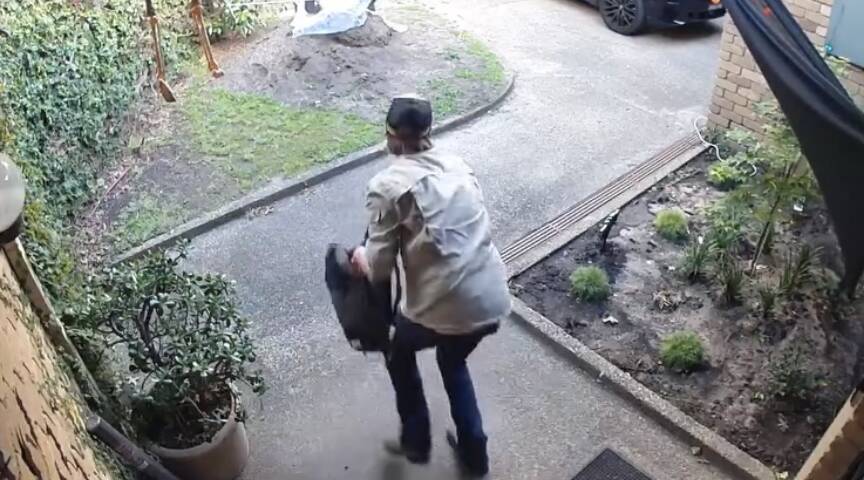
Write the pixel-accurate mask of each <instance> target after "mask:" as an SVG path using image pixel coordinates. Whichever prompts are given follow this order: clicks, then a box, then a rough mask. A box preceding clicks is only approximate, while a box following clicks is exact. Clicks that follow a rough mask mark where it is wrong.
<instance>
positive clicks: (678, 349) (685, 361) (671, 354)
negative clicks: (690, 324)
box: [660, 331, 705, 372]
mask: <svg viewBox="0 0 864 480" xmlns="http://www.w3.org/2000/svg"><path fill="white" fill-rule="evenodd" d="M660 359H661V360H662V361H663V365H666V366H667V367H669V368H671V369H672V370H677V371H681V372H691V371H693V370H696V369H697V368H699V367H701V366H702V365H703V364H704V363H705V347H703V346H702V340H701V339H700V338H699V336H698V335H696V334H695V333H693V332H686V331H684V332H676V333H673V334H671V335H669V336H668V337H666V338H664V339H663V342H662V343H661V344H660Z"/></svg>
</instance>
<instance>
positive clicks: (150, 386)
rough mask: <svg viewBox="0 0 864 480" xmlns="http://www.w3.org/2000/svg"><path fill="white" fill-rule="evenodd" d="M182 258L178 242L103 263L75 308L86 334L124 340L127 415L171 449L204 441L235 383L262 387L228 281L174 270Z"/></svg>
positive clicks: (117, 341)
mask: <svg viewBox="0 0 864 480" xmlns="http://www.w3.org/2000/svg"><path fill="white" fill-rule="evenodd" d="M184 258H185V250H184V249H183V248H182V247H181V248H179V249H178V250H177V251H176V252H172V253H163V252H157V253H154V254H151V255H149V256H147V257H145V258H144V259H143V260H140V261H136V262H132V263H130V264H128V265H121V266H118V267H114V268H109V269H106V270H105V271H104V272H103V273H102V274H101V275H99V276H98V278H97V279H96V280H95V281H94V283H93V284H92V286H91V287H92V289H91V293H92V295H91V297H90V302H89V303H88V304H87V305H86V307H85V308H82V309H81V310H79V311H78V312H77V313H78V322H79V324H80V325H82V326H87V327H89V328H88V329H86V330H85V332H86V331H94V332H98V333H101V334H102V338H104V339H111V340H110V341H108V342H109V343H113V344H121V345H123V346H125V350H126V351H127V352H128V371H129V372H131V373H132V377H130V379H129V381H128V384H129V385H130V386H132V387H133V388H132V390H133V391H132V393H131V397H132V398H131V400H132V402H131V403H132V412H133V415H132V420H133V422H134V423H135V425H136V427H137V429H138V431H139V433H142V434H144V435H146V436H147V437H148V438H150V439H151V440H154V441H158V442H159V443H161V444H163V445H164V446H168V447H173V448H184V447H189V446H193V445H196V444H199V443H201V442H203V441H209V440H210V439H211V438H212V436H213V434H214V433H215V432H216V431H218V429H219V428H220V427H221V426H222V425H223V423H224V421H225V420H226V419H227V415H228V412H229V411H230V408H231V406H232V402H233V401H234V400H233V399H234V398H235V396H236V391H235V390H234V387H236V386H237V384H238V383H240V382H244V383H248V384H249V385H251V387H252V389H253V391H255V392H256V393H257V392H261V391H263V388H264V386H263V382H262V379H261V376H260V374H259V373H258V372H255V371H251V370H250V367H249V365H250V364H251V363H252V362H254V361H255V349H254V345H253V344H252V340H251V338H250V337H249V335H248V333H247V331H246V329H247V325H248V321H247V320H246V319H244V318H243V317H241V316H240V315H239V313H238V311H237V306H236V302H235V299H234V290H233V287H232V285H231V283H230V282H228V281H227V280H226V279H225V278H224V277H221V276H215V275H198V274H194V273H189V272H186V271H183V270H181V269H180V268H179V263H180V262H181V261H182V260H183V259H184ZM107 345H108V344H107V343H106V345H105V346H106V347H107Z"/></svg>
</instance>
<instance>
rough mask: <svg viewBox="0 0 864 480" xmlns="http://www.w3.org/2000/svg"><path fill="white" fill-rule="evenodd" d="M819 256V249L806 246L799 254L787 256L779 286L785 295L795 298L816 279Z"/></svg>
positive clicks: (803, 246) (788, 254) (793, 253)
mask: <svg viewBox="0 0 864 480" xmlns="http://www.w3.org/2000/svg"><path fill="white" fill-rule="evenodd" d="M818 254H819V250H818V249H813V248H811V247H810V245H806V244H804V245H802V246H801V248H800V249H799V250H798V252H797V254H796V253H795V252H788V253H787V254H786V257H785V259H784V262H783V271H782V273H781V275H780V285H779V290H780V292H782V293H783V295H786V296H789V297H791V296H794V295H796V294H797V293H798V292H800V291H801V288H803V287H804V286H805V285H807V284H809V283H811V282H812V281H813V280H814V279H815V277H816V273H815V272H816V259H817V256H818Z"/></svg>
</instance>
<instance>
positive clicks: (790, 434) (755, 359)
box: [513, 153, 864, 471]
mask: <svg viewBox="0 0 864 480" xmlns="http://www.w3.org/2000/svg"><path fill="white" fill-rule="evenodd" d="M711 160H713V154H711V155H709V154H707V153H706V154H704V155H703V156H701V157H699V158H697V159H695V160H693V161H691V162H690V163H689V164H688V165H687V166H685V167H683V168H682V169H680V170H679V171H677V172H675V173H674V174H672V175H670V176H669V177H667V178H666V179H665V180H664V181H663V182H661V183H660V184H658V185H657V186H655V187H653V188H652V189H651V190H649V191H648V192H646V193H644V194H643V195H641V196H640V197H638V198H636V199H635V200H634V201H632V202H631V203H630V204H628V205H627V206H625V207H624V208H623V209H621V211H620V214H619V215H618V217H617V220H616V221H615V222H614V223H613V224H612V227H611V229H610V230H609V234H608V240H607V242H606V245H605V248H602V249H601V247H602V235H601V230H602V226H603V222H601V223H600V224H599V225H598V226H597V227H596V228H592V229H591V230H589V231H587V232H586V233H584V234H582V235H581V236H579V237H577V238H576V239H574V240H573V241H571V242H570V243H569V244H567V245H566V246H565V247H563V248H562V249H560V250H559V251H557V252H555V253H554V254H553V255H551V256H550V257H548V258H546V259H545V260H543V261H541V262H540V263H538V264H537V265H535V266H533V267H532V268H531V269H529V270H528V271H526V272H525V273H523V274H522V275H520V276H518V277H517V278H515V279H514V281H513V288H514V292H515V293H516V295H517V296H518V297H519V298H520V299H521V300H523V301H524V302H525V303H526V304H527V305H529V306H530V307H531V308H533V309H535V310H536V311H538V312H540V313H541V314H543V315H544V316H546V317H547V318H549V319H550V320H552V321H553V322H555V323H556V324H557V325H559V326H560V327H562V328H564V329H565V330H566V331H567V332H568V333H570V334H571V335H573V336H574V337H576V338H578V339H579V340H580V341H582V342H583V343H585V344H586V345H587V346H588V347H590V348H591V349H593V350H595V351H596V352H597V353H599V354H601V355H603V356H604V357H605V358H607V359H608V360H610V361H611V362H613V363H614V364H615V365H617V366H618V367H619V368H621V369H622V370H624V371H627V372H629V373H631V374H632V375H633V376H634V378H636V379H637V380H638V381H640V382H641V383H643V384H644V385H646V386H647V387H649V388H651V389H652V390H654V391H655V392H657V393H658V394H660V395H661V396H663V397H664V398H666V399H667V400H669V401H671V402H672V403H673V404H675V405H676V406H678V407H679V408H680V409H682V410H683V411H684V412H686V413H687V414H689V415H691V416H693V417H695V418H696V419H697V420H698V421H700V422H701V423H702V424H704V425H706V426H708V427H709V428H712V429H713V430H715V431H716V432H718V433H719V434H721V435H722V436H724V437H725V438H727V439H728V440H730V441H731V442H733V443H734V444H736V445H738V446H739V447H741V448H742V449H743V450H745V451H747V452H749V453H750V454H751V455H753V456H754V457H756V458H758V459H760V460H762V461H763V462H764V463H766V464H768V465H771V466H775V467H777V468H778V469H780V470H789V471H794V470H795V469H797V468H799V467H800V466H801V465H802V463H803V462H804V460H805V459H806V456H807V455H808V453H809V452H810V451H811V450H812V448H813V447H814V446H815V444H816V442H817V441H818V439H819V437H820V436H821V435H822V433H823V432H824V430H825V428H827V426H828V425H829V423H830V422H831V419H832V418H833V415H834V413H835V410H836V409H837V408H838V407H839V406H840V405H841V402H842V401H843V400H844V399H845V397H846V396H847V395H848V394H849V393H850V392H851V390H852V388H853V386H854V384H855V382H856V379H858V378H860V373H861V368H860V367H861V346H862V345H864V344H862V341H864V326H862V324H861V322H860V319H861V315H860V314H861V312H862V311H864V308H862V307H864V303H862V302H861V301H860V300H859V301H856V302H852V303H850V302H848V301H845V300H843V299H840V298H838V297H837V296H836V295H835V294H834V293H833V292H834V289H835V287H834V286H835V285H836V280H837V277H836V274H835V273H833V272H835V271H838V270H839V269H840V268H841V263H840V257H839V249H838V247H837V243H836V240H835V238H834V236H833V234H832V233H831V229H830V224H829V221H828V218H827V213H826V210H825V208H824V206H823V205H822V204H821V202H820V200H818V198H813V199H811V200H809V201H807V202H806V203H805V204H804V206H803V208H801V205H800V204H796V205H791V208H790V209H789V211H790V212H791V213H790V215H789V216H788V217H783V220H782V221H779V220H778V222H777V223H776V224H775V227H774V229H773V231H774V233H773V236H772V240H773V241H772V242H770V244H769V246H770V248H766V249H765V250H766V251H765V253H763V254H762V255H761V256H760V258H759V261H758V262H757V267H756V269H755V270H753V271H752V272H751V269H750V265H749V260H750V259H751V258H752V257H753V255H754V252H755V250H756V244H757V241H756V240H757V239H758V236H759V233H760V230H759V229H758V228H752V227H748V226H747V222H746V221H745V222H742V225H739V227H740V232H739V233H740V235H738V236H736V238H735V239H734V241H732V242H731V243H729V244H728V245H721V244H720V243H719V241H717V238H720V234H719V233H718V232H722V231H728V230H730V229H732V230H734V228H732V227H730V226H729V225H730V223H731V222H730V219H729V217H728V216H726V215H722V214H720V213H718V212H719V211H720V210H722V209H721V208H720V206H723V205H725V203H724V202H726V201H727V200H728V197H729V196H730V195H732V193H727V192H722V191H720V190H718V189H716V188H714V187H712V186H711V185H709V184H708V182H707V171H708V168H709V166H710V165H711V163H712V162H711ZM754 171H755V169H754ZM747 181H750V180H747ZM670 210H677V211H679V212H681V213H683V214H684V218H686V220H687V223H688V225H687V227H686V229H685V230H684V231H683V233H682V235H681V236H680V238H678V239H677V240H670V239H668V238H666V237H664V236H663V235H660V234H659V233H658V231H657V227H656V226H655V221H656V220H655V219H656V216H657V214H658V213H660V212H662V211H670ZM754 211H755V209H754ZM750 214H751V216H752V214H753V211H751V212H750ZM753 223H755V224H757V225H758V222H753ZM673 230H674V229H673ZM668 237H669V238H674V237H675V235H674V234H672V235H668ZM685 237H686V238H685ZM715 242H716V243H715ZM708 245H710V246H711V247H710V248H709V247H708ZM804 245H809V246H810V247H812V250H808V248H807V247H804ZM702 246H704V248H702ZM721 246H722V247H723V248H722V252H725V253H724V254H721V253H720V252H721V248H720V247H721ZM699 251H701V252H703V253H705V255H704V257H705V258H704V261H701V262H696V263H697V264H698V265H697V266H698V270H699V271H698V272H697V274H695V275H692V277H693V278H688V275H687V273H688V272H690V273H693V272H694V267H693V264H694V257H698V252H699ZM802 251H803V252H804V253H803V254H802V253H801V252H802ZM807 252H811V253H812V254H813V255H812V256H810V257H808V253H807ZM802 256H803V260H802ZM809 258H812V262H809V261H808V259H809ZM787 260H791V262H787ZM688 261H689V265H687V262H688ZM787 263H789V264H790V266H788V267H787V266H786V264H787ZM811 263H812V264H811ZM795 265H798V268H797V269H796V268H795V267H794V266H795ZM583 266H596V267H599V268H600V269H601V270H602V272H603V273H605V274H606V276H607V277H608V281H609V292H610V295H609V296H608V297H606V299H605V300H600V301H593V302H592V301H589V300H590V298H591V297H592V296H593V297H596V298H600V299H602V298H604V294H603V293H604V292H603V291H602V290H603V289H602V288H600V293H599V294H597V291H596V289H595V290H593V291H591V290H590V288H589V289H587V290H586V285H588V286H591V285H594V283H595V281H596V280H597V279H596V278H586V277H591V275H590V274H584V275H583V276H582V277H580V278H579V279H577V280H575V281H574V280H571V274H573V272H574V270H576V269H577V268H578V267H583ZM730 270H734V271H735V272H738V275H737V276H736V275H734V274H725V273H723V272H728V271H730ZM796 272H797V273H799V274H800V275H799V277H797V281H796V277H794V274H795V273H796ZM595 273H596V272H595ZM790 275H793V277H792V278H790ZM601 276H602V275H601ZM735 278H738V280H739V289H738V293H737V295H735V294H734V292H733V294H732V295H729V294H728V291H727V289H725V288H724V285H725V284H726V283H727V281H729V282H732V283H735V280H734V279H735ZM600 282H601V283H602V279H601V280H600ZM573 283H576V284H577V285H576V286H575V287H574V285H573ZM594 286H595V287H596V285H594ZM772 294H773V295H772ZM580 295H581V298H582V300H579V299H578V298H577V297H578V296H580ZM727 297H729V298H727ZM772 297H773V303H772ZM688 332H692V333H695V338H696V339H697V340H696V341H695V342H693V340H692V339H687V338H685V340H684V341H680V338H679V345H677V346H674V347H672V350H673V351H672V352H671V353H670V352H667V355H666V356H664V355H661V350H662V349H663V347H662V345H663V344H664V340H665V341H666V343H667V344H668V342H669V341H668V340H666V339H668V338H669V337H670V336H672V335H673V334H676V333H677V334H679V337H680V335H682V334H683V335H684V336H685V337H686V336H687V335H689V333H688ZM681 343H683V344H684V345H683V348H682V345H681ZM694 343H695V344H694ZM700 343H701V347H702V349H703V350H704V360H702V361H701V362H700V361H699V358H698V357H699V355H698V354H699V352H698V350H699V344H700ZM667 346H668V345H667ZM694 350H695V352H694ZM676 355H677V357H676ZM694 355H695V357H697V358H696V359H695V361H693V362H692V364H688V361H689V360H693V358H690V359H689V360H688V358H685V359H684V360H685V361H684V362H683V363H682V362H681V357H682V356H683V357H688V356H690V357H693V356H694ZM661 357H662V358H663V359H665V360H666V365H664V363H663V361H662V360H661ZM669 364H674V365H672V366H674V367H676V368H672V366H670V365H669Z"/></svg>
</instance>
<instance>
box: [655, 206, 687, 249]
mask: <svg viewBox="0 0 864 480" xmlns="http://www.w3.org/2000/svg"><path fill="white" fill-rule="evenodd" d="M654 228H655V229H657V233H659V234H660V235H661V236H663V238H666V239H667V240H672V241H676V242H677V241H680V240H684V239H685V238H687V233H688V232H687V216H686V215H684V212H682V211H681V210H678V209H666V210H662V211H660V212H659V213H658V214H657V217H655V218H654Z"/></svg>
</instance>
